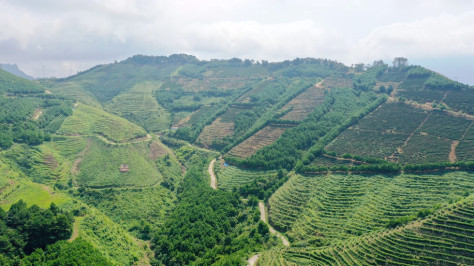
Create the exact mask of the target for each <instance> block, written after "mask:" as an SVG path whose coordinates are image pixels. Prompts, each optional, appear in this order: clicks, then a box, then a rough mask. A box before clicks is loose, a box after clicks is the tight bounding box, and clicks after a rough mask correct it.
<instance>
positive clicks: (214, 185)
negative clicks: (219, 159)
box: [208, 159, 217, 189]
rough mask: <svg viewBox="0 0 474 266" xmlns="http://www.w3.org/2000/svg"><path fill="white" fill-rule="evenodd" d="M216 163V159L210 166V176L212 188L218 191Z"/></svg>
mask: <svg viewBox="0 0 474 266" xmlns="http://www.w3.org/2000/svg"><path fill="white" fill-rule="evenodd" d="M215 162H216V159H213V160H212V161H211V163H210V164H209V169H208V171H209V175H210V176H211V187H212V188H213V189H217V179H216V175H215V174H214V163H215Z"/></svg>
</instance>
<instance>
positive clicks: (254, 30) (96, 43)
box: [0, 0, 474, 85]
mask: <svg viewBox="0 0 474 266" xmlns="http://www.w3.org/2000/svg"><path fill="white" fill-rule="evenodd" d="M0 12H1V15H0V25H1V27H0V63H17V64H18V65H19V67H20V68H21V69H22V70H24V71H25V72H26V73H27V74H30V75H32V76H35V77H42V76H43V66H44V75H45V76H46V77H49V76H56V77H63V76H67V75H70V74H74V73H76V71H80V70H85V69H87V68H90V67H92V66H94V65H96V64H103V63H110V62H113V61H114V60H123V59H126V58H127V57H129V56H132V55H134V54H145V55H170V54H173V53H187V54H192V55H195V56H197V57H198V58H199V59H211V58H219V59H227V58H232V57H239V58H242V59H245V58H248V59H254V60H262V59H266V60H269V61H280V60H285V59H294V58H296V57H315V58H329V59H334V60H337V61H340V62H342V63H345V64H347V65H350V64H353V63H360V62H363V63H372V62H373V61H374V60H376V59H383V60H384V61H386V62H391V59H393V58H394V57H397V56H404V57H406V58H408V60H409V62H410V63H414V64H421V65H423V66H426V67H428V68H431V69H433V70H435V71H439V72H441V73H443V74H446V75H447V76H449V77H451V78H455V79H457V80H459V81H461V82H465V83H470V84H473V85H474V77H473V76H474V1H471V0H424V1H422V0H378V1H377V0H373V1H369V0H346V1H335V0H307V1H300V0H240V1H218V0H196V1H181V0H157V1H150V0H143V1H142V0H82V1H77V0H0Z"/></svg>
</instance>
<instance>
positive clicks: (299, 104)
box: [281, 82, 324, 121]
mask: <svg viewBox="0 0 474 266" xmlns="http://www.w3.org/2000/svg"><path fill="white" fill-rule="evenodd" d="M321 84H322V82H321V83H318V84H317V85H315V86H312V87H310V88H308V89H307V90H305V91H304V92H302V93H300V94H299V95H298V96H296V97H295V98H293V99H292V100H291V101H290V102H288V103H287V104H286V105H285V106H283V108H282V110H287V109H291V111H290V112H288V113H286V114H285V115H284V116H282V117H281V119H284V120H296V121H300V120H303V119H304V118H306V116H307V115H308V114H309V113H311V112H312V111H313V110H314V108H315V107H316V106H318V105H319V104H321V103H322V102H323V100H324V90H323V88H322V85H321Z"/></svg>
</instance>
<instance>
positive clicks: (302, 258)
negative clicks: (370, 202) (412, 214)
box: [259, 196, 474, 265]
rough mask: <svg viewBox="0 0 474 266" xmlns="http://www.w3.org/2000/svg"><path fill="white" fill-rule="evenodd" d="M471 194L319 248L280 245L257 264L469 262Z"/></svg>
mask: <svg viewBox="0 0 474 266" xmlns="http://www.w3.org/2000/svg"><path fill="white" fill-rule="evenodd" d="M473 219H474V197H473V196H470V197H468V198H466V199H464V200H461V201H460V202H457V203H456V204H453V205H449V207H447V208H446V209H443V210H440V211H438V212H436V213H435V214H433V215H431V216H429V217H428V218H425V219H418V220H417V221H414V222H411V223H409V224H407V225H405V226H402V227H399V228H396V229H392V230H384V231H379V232H374V233H370V234H368V235H364V236H361V237H355V238H351V239H349V240H346V241H343V242H341V243H337V244H335V245H332V246H329V247H321V248H298V247H295V248H286V249H280V250H276V251H273V252H267V253H265V254H264V255H263V256H261V258H260V260H259V263H261V264H262V265H341V264H342V265H377V264H390V265H432V264H441V265H459V264H461V265H472V264H474V259H473V258H474V256H473V255H474V254H473V244H474V238H473V237H472V233H473V232H474V225H473V224H472V221H473Z"/></svg>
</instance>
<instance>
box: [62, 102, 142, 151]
mask: <svg viewBox="0 0 474 266" xmlns="http://www.w3.org/2000/svg"><path fill="white" fill-rule="evenodd" d="M57 134H59V135H66V136H74V135H84V136H90V135H99V136H102V137H104V138H106V140H107V141H110V142H114V143H115V142H116V143H119V142H124V141H130V140H134V139H136V138H140V137H145V136H146V131H145V130H143V129H142V128H140V127H139V126H137V125H135V124H132V123H130V122H129V121H127V120H126V119H124V118H121V117H118V116H114V115H111V114H109V113H107V112H104V111H103V110H101V109H98V108H95V107H92V106H87V105H84V104H79V105H77V107H76V108H75V110H74V112H73V115H72V116H70V117H68V118H67V119H65V121H64V123H63V124H62V126H61V128H60V129H59V130H58V131H57Z"/></svg>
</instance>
